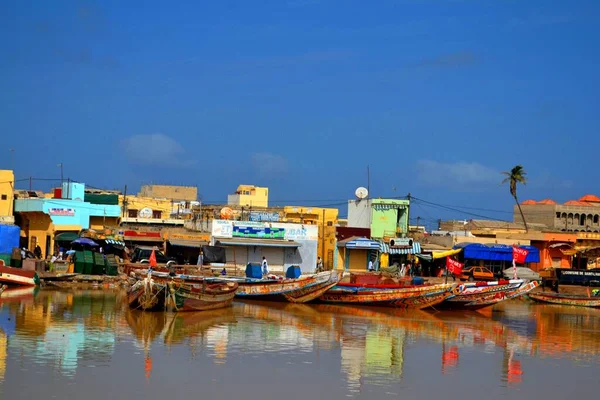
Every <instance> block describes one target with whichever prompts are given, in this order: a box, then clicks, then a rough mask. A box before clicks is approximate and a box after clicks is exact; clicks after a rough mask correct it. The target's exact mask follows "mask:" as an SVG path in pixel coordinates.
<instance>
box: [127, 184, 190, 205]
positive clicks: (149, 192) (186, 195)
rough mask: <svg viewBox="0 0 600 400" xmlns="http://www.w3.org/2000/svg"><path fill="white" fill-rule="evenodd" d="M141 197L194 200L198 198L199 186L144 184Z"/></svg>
mask: <svg viewBox="0 0 600 400" xmlns="http://www.w3.org/2000/svg"><path fill="white" fill-rule="evenodd" d="M138 196H139V197H146V198H152V199H169V200H172V201H174V202H178V203H180V202H193V201H197V200H198V188H197V187H195V186H173V185H142V187H141V188H140V191H139V193H138Z"/></svg>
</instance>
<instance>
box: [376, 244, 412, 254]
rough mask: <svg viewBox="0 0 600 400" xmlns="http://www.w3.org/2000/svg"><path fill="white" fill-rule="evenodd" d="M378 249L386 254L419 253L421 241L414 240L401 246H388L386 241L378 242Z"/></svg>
mask: <svg viewBox="0 0 600 400" xmlns="http://www.w3.org/2000/svg"><path fill="white" fill-rule="evenodd" d="M379 249H380V251H381V252H382V253H387V254H420V253H421V243H419V242H414V241H413V245H412V246H410V247H409V246H406V247H405V246H403V247H390V245H389V244H387V243H383V242H382V243H379Z"/></svg>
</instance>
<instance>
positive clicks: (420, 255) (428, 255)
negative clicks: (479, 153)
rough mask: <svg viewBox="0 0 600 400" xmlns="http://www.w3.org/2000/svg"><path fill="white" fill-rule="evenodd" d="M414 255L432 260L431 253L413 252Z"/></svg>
mask: <svg viewBox="0 0 600 400" xmlns="http://www.w3.org/2000/svg"><path fill="white" fill-rule="evenodd" d="M415 256H417V257H419V258H420V259H421V260H425V261H433V257H432V256H431V254H423V253H421V254H415Z"/></svg>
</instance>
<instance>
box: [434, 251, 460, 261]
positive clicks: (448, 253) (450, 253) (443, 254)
mask: <svg viewBox="0 0 600 400" xmlns="http://www.w3.org/2000/svg"><path fill="white" fill-rule="evenodd" d="M461 251H462V249H454V250H446V251H433V252H432V253H431V255H432V256H433V259H438V258H446V257H450V256H455V255H457V254H458V253H460V252H461Z"/></svg>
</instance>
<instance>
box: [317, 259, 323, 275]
mask: <svg viewBox="0 0 600 400" xmlns="http://www.w3.org/2000/svg"><path fill="white" fill-rule="evenodd" d="M317 272H323V260H321V257H317Z"/></svg>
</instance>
